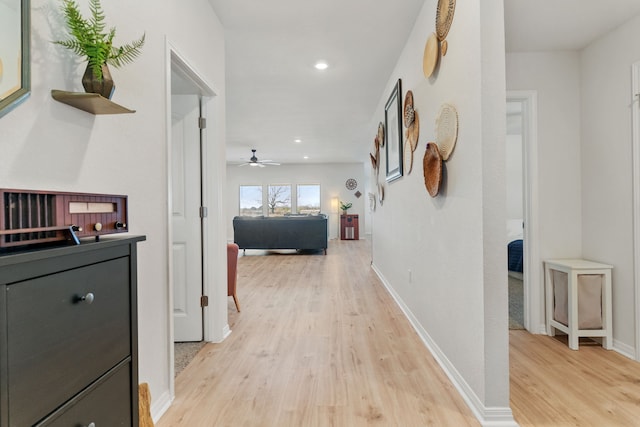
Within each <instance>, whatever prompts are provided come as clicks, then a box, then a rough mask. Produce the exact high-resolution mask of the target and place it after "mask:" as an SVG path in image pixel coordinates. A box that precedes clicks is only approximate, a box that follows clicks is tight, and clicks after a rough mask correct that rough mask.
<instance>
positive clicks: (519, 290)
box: [509, 276, 524, 329]
mask: <svg viewBox="0 0 640 427" xmlns="http://www.w3.org/2000/svg"><path fill="white" fill-rule="evenodd" d="M523 305H524V292H523V283H522V280H520V279H516V278H515V277H511V276H509V329H524V309H523Z"/></svg>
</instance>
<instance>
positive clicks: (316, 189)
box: [297, 184, 320, 215]
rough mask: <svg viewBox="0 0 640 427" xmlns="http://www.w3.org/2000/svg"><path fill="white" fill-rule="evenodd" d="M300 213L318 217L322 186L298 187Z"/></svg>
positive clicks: (307, 185)
mask: <svg viewBox="0 0 640 427" xmlns="http://www.w3.org/2000/svg"><path fill="white" fill-rule="evenodd" d="M297 206H298V213H299V214H312V215H317V214H319V213H320V185H319V184H305V185H302V184H301V185H298V205H297Z"/></svg>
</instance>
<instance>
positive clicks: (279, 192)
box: [267, 185, 291, 216]
mask: <svg viewBox="0 0 640 427" xmlns="http://www.w3.org/2000/svg"><path fill="white" fill-rule="evenodd" d="M267 208H268V215H270V216H283V215H285V214H290V213H291V186H290V185H270V186H269V191H268V193H267Z"/></svg>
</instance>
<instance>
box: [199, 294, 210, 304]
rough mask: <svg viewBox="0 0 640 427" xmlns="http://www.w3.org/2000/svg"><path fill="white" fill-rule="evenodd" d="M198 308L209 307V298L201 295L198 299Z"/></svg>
mask: <svg viewBox="0 0 640 427" xmlns="http://www.w3.org/2000/svg"><path fill="white" fill-rule="evenodd" d="M200 307H209V297H208V296H206V295H202V296H201V297H200Z"/></svg>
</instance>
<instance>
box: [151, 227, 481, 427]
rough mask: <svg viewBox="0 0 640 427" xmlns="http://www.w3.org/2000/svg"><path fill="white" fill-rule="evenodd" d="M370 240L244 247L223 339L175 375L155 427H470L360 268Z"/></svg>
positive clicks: (395, 311) (453, 395) (400, 318)
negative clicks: (311, 248)
mask: <svg viewBox="0 0 640 427" xmlns="http://www.w3.org/2000/svg"><path fill="white" fill-rule="evenodd" d="M369 245H370V242H367V241H365V240H360V241H336V240H332V241H330V244H329V249H328V252H327V255H326V256H324V255H322V254H321V252H318V253H313V254H293V253H292V252H291V251H281V252H280V253H277V252H270V253H269V255H267V256H261V255H253V254H256V253H258V251H247V256H245V257H242V258H240V260H239V265H238V269H239V274H240V277H239V279H238V298H239V299H240V304H241V307H242V312H241V313H236V311H235V307H234V306H233V300H232V299H231V298H229V325H230V327H231V330H232V333H231V335H230V336H229V337H228V338H227V339H226V340H225V341H224V342H223V343H221V344H208V345H207V346H205V348H203V349H202V350H201V351H200V353H199V354H198V355H197V356H196V358H195V360H194V362H192V363H191V364H190V365H189V366H188V367H187V368H186V369H185V370H184V371H183V373H182V374H181V375H180V376H179V377H178V378H177V380H176V399H175V401H174V403H173V405H172V407H171V408H170V409H169V410H168V411H167V413H166V414H165V415H164V416H163V418H162V419H161V420H160V422H158V423H157V426H158V427H169V426H172V427H174V426H190V427H193V426H278V427H280V426H296V427H297V426H350V427H352V426H369V425H384V426H429V425H433V426H448V425H451V426H477V425H479V423H478V422H477V420H476V419H475V417H474V416H473V414H472V413H471V411H470V409H469V408H468V407H467V405H466V404H465V403H464V401H463V399H462V398H461V397H460V396H459V394H458V392H457V391H456V390H455V388H454V387H453V385H452V384H451V383H450V382H449V380H448V379H447V377H446V376H445V374H444V373H443V372H442V370H441V369H440V367H439V366H438V364H437V363H436V362H435V360H434V359H433V357H432V356H431V355H430V353H429V352H428V350H427V349H426V347H425V346H424V344H423V343H422V342H421V341H420V339H419V338H418V336H417V334H416V333H415V332H414V330H413V329H412V328H411V326H410V324H409V322H408V321H407V320H406V318H405V316H404V314H403V313H402V312H401V311H400V309H399V308H398V307H397V305H396V304H395V302H394V301H393V300H392V299H391V297H390V296H389V294H388V293H387V291H386V290H385V289H384V288H383V286H382V285H381V284H380V282H379V280H378V278H377V276H376V275H375V273H374V272H373V270H372V269H371V268H370V265H369V264H370V258H369Z"/></svg>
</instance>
